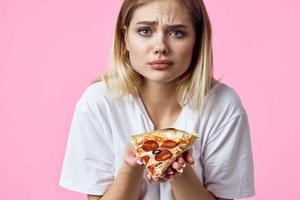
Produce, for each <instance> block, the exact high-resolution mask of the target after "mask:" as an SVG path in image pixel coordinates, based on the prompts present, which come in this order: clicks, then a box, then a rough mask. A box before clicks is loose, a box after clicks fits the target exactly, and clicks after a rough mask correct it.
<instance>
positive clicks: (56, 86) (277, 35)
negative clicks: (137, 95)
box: [0, 0, 300, 200]
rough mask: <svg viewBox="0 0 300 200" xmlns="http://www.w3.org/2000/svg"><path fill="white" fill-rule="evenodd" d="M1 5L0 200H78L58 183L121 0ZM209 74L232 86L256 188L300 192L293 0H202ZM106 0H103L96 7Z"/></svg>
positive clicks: (297, 4) (297, 31) (299, 70)
mask: <svg viewBox="0 0 300 200" xmlns="http://www.w3.org/2000/svg"><path fill="white" fill-rule="evenodd" d="M103 2H104V1H96V0H94V1H92V0H91V1H85V3H83V1H80V2H79V1H67V0H60V1H58V0H52V1H46V0H27V1H21V0H9V1H8V0H6V1H5V0H4V1H3V0H2V1H1V2H0V134H1V139H0V199H1V200H2V199H3V200H5V199H10V200H16V199H26V200H38V199H44V200H48V199H49V200H50V199H73V200H76V199H78V200H79V199H82V198H83V197H84V196H85V195H83V194H79V193H74V192H71V191H68V190H65V189H62V188H60V187H59V186H58V180H59V176H60V170H61V166H62V161H63V156H64V151H65V145H66V142H67V137H68V131H69V126H70V122H71V117H72V114H73V111H74V106H75V103H76V101H77V100H78V98H79V97H80V96H81V94H82V92H83V90H84V89H85V88H86V87H87V85H88V84H89V82H90V81H91V80H92V79H93V78H95V77H96V76H97V75H98V74H99V73H100V72H101V71H103V69H104V68H105V66H106V60H107V56H108V52H109V49H110V47H111V42H112V35H113V34H112V33H113V30H114V22H115V19H116V15H117V11H118V9H119V7H120V3H121V1H120V0H118V1H116V0H114V1H110V2H114V3H103ZM206 2H207V8H208V11H209V14H210V16H211V20H212V24H213V31H214V57H215V74H216V77H217V78H218V77H221V76H223V81H224V82H225V83H227V84H228V85H230V86H232V87H233V88H235V89H236V91H237V92H238V93H239V95H240V97H241V99H242V101H243V104H244V106H245V108H246V110H247V112H248V115H249V120H250V126H251V131H252V142H253V153H254V161H255V180H256V192H257V195H256V196H255V197H253V198H251V199H255V200H266V199H280V200H290V199H295V198H298V197H299V196H300V173H299V169H300V161H299V155H298V154H299V146H300V130H299V127H298V125H299V123H300V121H299V119H300V117H299V113H300V106H299V104H298V103H299V102H300V93H299V86H300V81H299V74H300V66H299V64H300V40H299V36H300V28H299V19H300V13H299V10H300V1H296V0H285V1H282V0H265V1H261V0H245V1H240V0H226V1H216V0H207V1H206ZM103 5H105V6H103Z"/></svg>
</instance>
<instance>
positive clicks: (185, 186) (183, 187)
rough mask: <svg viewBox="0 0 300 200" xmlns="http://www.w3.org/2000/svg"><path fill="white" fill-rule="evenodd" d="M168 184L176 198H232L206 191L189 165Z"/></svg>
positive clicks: (183, 199) (216, 199)
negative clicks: (217, 195) (216, 195)
mask: <svg viewBox="0 0 300 200" xmlns="http://www.w3.org/2000/svg"><path fill="white" fill-rule="evenodd" d="M170 184H171V188H172V191H173V194H174V196H175V197H176V199H177V200H186V199H189V200H194V199H195V200H199V199H201V200H232V199H223V198H218V197H215V196H213V195H212V194H211V193H210V192H208V191H207V190H206V189H205V188H204V187H203V185H202V184H201V182H200V181H199V179H198V178H197V176H196V174H195V172H194V170H193V168H192V167H191V166H187V167H186V169H185V170H184V172H183V174H182V175H181V176H178V177H177V178H176V179H174V180H173V181H171V182H170ZM186 194H189V195H186Z"/></svg>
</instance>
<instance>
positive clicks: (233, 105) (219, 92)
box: [204, 82, 245, 120]
mask: <svg viewBox="0 0 300 200" xmlns="http://www.w3.org/2000/svg"><path fill="white" fill-rule="evenodd" d="M204 112H205V113H206V114H207V115H209V116H210V117H211V116H215V117H218V118H219V117H222V118H223V119H224V120H230V119H232V118H234V117H237V116H239V115H241V114H243V113H245V109H244V106H243V104H242V101H241V98H240V96H239V95H238V93H237V92H236V90H235V89H233V88H232V87H230V86H228V85H226V84H224V83H221V82H218V83H216V84H215V85H214V86H213V87H212V89H211V91H210V93H209V94H208V96H207V98H206V101H205V104H204Z"/></svg>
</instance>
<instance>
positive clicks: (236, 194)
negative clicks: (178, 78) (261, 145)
mask: <svg viewBox="0 0 300 200" xmlns="http://www.w3.org/2000/svg"><path fill="white" fill-rule="evenodd" d="M172 127H173V128H177V129H181V130H185V131H187V132H191V131H196V132H197V133H198V134H199V136H200V137H199V138H198V139H197V140H196V142H195V144H194V145H193V157H194V159H195V164H194V165H193V169H194V171H195V173H196V175H197V177H198V178H199V180H200V182H201V183H202V184H203V186H204V187H205V188H206V189H207V190H208V191H210V192H211V193H212V194H214V195H215V196H217V197H222V198H233V199H236V198H244V197H250V196H253V195H254V194H255V189H254V174H253V173H254V169H253V158H252V149H251V140H250V133H249V126H248V118H247V114H246V112H245V110H244V108H243V106H242V104H241V101H240V98H239V96H238V95H237V94H236V92H235V91H234V90H233V89H232V88H230V87H228V86H227V85H225V84H222V83H219V84H216V85H215V86H214V87H213V88H212V92H211V93H210V95H209V96H207V99H206V103H205V106H204V110H203V111H202V112H201V113H199V112H197V111H195V110H193V109H192V108H191V106H189V105H186V106H184V107H183V109H182V111H181V113H180V115H179V117H178V118H177V120H176V121H175V123H174V124H173V126H172ZM153 130H154V126H153V123H152V121H151V120H150V118H149V116H148V114H147V112H146V109H145V107H144V105H143V102H142V101H141V99H140V97H139V96H138V95H128V96H126V97H125V98H124V99H123V100H122V101H117V100H115V99H114V98H113V97H112V96H111V95H110V94H109V93H108V92H107V90H106V86H105V84H104V82H98V83H95V84H92V85H90V86H89V87H88V88H87V89H86V90H85V92H84V94H83V95H82V97H81V98H80V100H79V101H78V102H77V104H76V109H75V113H74V116H73V119H72V124H71V128H70V135H69V140H68V144H67V149H66V153H65V158H64V163H63V168H62V173H61V178H60V185H61V186H62V187H65V188H68V189H70V190H74V191H78V192H82V193H86V194H94V195H102V194H103V193H104V192H105V191H106V190H107V189H108V188H109V187H110V185H111V184H112V182H113V181H114V178H115V177H116V175H117V173H118V170H119V168H120V166H121V164H122V163H123V154H124V148H125V145H126V144H127V143H129V142H130V140H131V138H130V135H131V134H138V133H144V132H146V131H153ZM139 199H143V200H173V199H175V198H174V196H173V194H172V191H171V187H170V184H169V183H168V182H166V183H149V182H148V180H147V178H146V171H145V172H144V180H143V183H142V189H141V192H140V198H139Z"/></svg>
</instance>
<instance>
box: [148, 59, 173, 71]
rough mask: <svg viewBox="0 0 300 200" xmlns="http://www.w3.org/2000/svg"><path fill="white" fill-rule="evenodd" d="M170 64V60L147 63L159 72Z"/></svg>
mask: <svg viewBox="0 0 300 200" xmlns="http://www.w3.org/2000/svg"><path fill="white" fill-rule="evenodd" d="M172 64H173V62H172V61H171V60H154V61H152V62H149V65H150V66H151V67H152V68H153V69H159V70H162V69H166V68H168V67H169V66H170V65H172Z"/></svg>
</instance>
